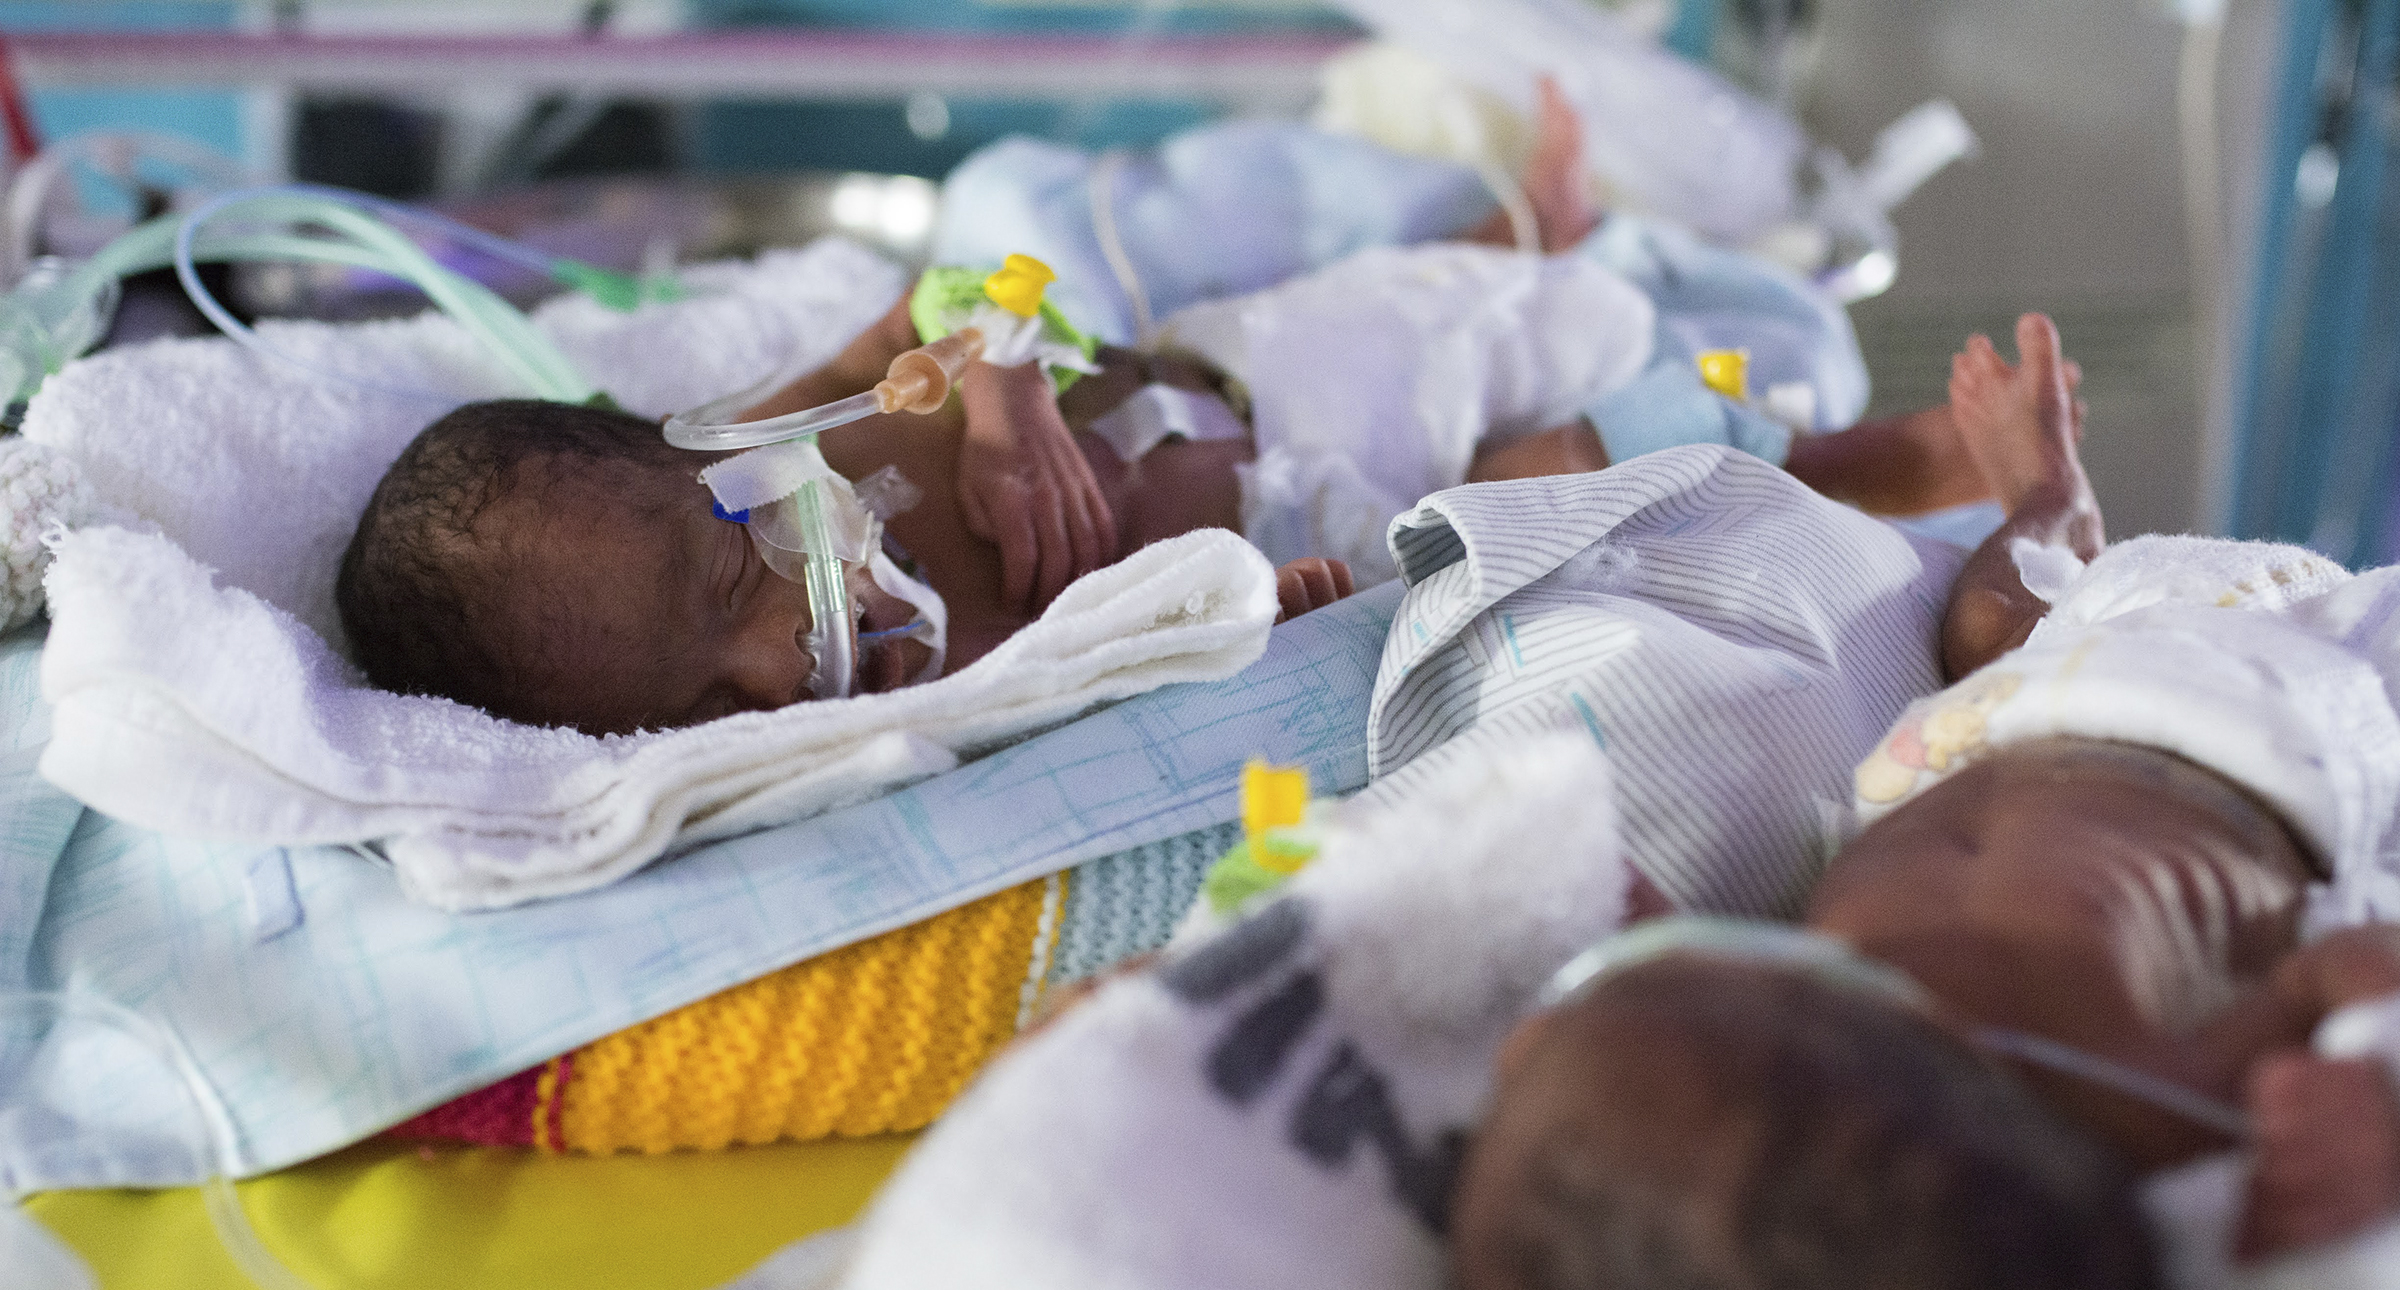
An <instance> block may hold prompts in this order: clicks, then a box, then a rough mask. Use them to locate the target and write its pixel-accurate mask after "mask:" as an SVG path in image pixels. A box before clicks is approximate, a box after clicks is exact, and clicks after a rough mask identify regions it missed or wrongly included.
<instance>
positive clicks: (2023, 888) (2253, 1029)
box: [1809, 739, 2400, 1259]
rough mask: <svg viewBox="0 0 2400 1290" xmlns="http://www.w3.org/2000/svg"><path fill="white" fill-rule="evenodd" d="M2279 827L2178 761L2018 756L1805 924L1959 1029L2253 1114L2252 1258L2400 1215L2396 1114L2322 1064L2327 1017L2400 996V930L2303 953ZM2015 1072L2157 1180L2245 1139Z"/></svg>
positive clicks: (2126, 750)
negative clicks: (2316, 1045)
mask: <svg viewBox="0 0 2400 1290" xmlns="http://www.w3.org/2000/svg"><path fill="white" fill-rule="evenodd" d="M2318 876H2319V875H2317V874H2315V873H2314V872H2313V871H2312V866H2311V861H2310V858H2309V856H2308V855H2307V854H2306V852H2305V851H2303V850H2302V848H2301V847H2300V846H2299V844H2298V843H2297V842H2295V841H2294V840H2293V838H2292V837H2291V836H2290V834H2289V833H2288V832H2287V831H2286V830H2285V829H2284V828H2283V827H2282V825H2281V824H2280V823H2279V822H2278V821H2277V820H2276V819H2275V817H2274V816H2273V815H2272V814H2271V813H2270V812H2268V811H2267V810H2266V808H2265V807H2263V806H2261V805H2259V804H2258V803H2256V802H2255V801H2253V800H2251V799H2250V798H2248V797H2247V796H2246V795H2245V794H2243V793H2242V792H2241V791H2240V790H2239V789H2237V788H2235V787H2234V786H2233V785H2232V784H2230V783H2228V782H2227V781H2225V780H2223V779H2221V778H2219V777H2218V776H2216V775H2214V774H2212V773H2210V772H2208V771H2205V770H2202V769H2201V768H2199V767H2198V766H2195V765H2192V764H2191V763H2188V762H2185V761H2182V760H2181V759H2179V758H2176V757H2174V756H2171V755H2169V754H2166V753H2162V752H2157V751H2155V750H2152V749H2147V748H2135V747H2129V746H2125V745H2119V744H2108V743H2101V742H2097V741H2090V740H2064V739H2062V740H2046V741H2040V742H2035V743H2027V744H2020V745H2015V746H2012V747H2010V748H2007V749H2005V750H2003V751H2001V752H1999V753H1996V754H1994V755H1992V756H1990V757H1989V758H1987V759H1986V760H1983V761H1981V762H1978V763H1977V764H1975V765H1973V766H1970V767H1968V768H1967V769H1965V770H1963V771H1960V772H1959V773H1958V774H1957V775H1955V776H1953V777H1951V778H1950V779H1948V780H1945V781H1943V782H1942V783H1941V784H1939V785H1936V786H1935V787H1933V788H1932V789H1929V790H1928V791H1927V792H1926V793H1925V795H1924V796H1923V797H1921V798H1918V799H1917V800H1916V801H1913V802H1911V803H1909V804H1908V805H1907V806H1905V807H1903V808H1901V809H1900V810H1897V811H1895V812H1893V813H1892V815H1891V816H1890V817H1888V818H1887V819H1885V820H1882V821H1879V822H1878V823H1877V824H1876V826H1875V827H1873V828H1871V829H1869V830H1867V832H1866V833H1865V834H1863V835H1861V836H1860V837H1859V839H1858V840H1857V841H1856V842H1855V843H1853V844H1851V846H1850V847H1848V848H1847V849H1845V850H1844V851H1843V853H1842V855H1841V857H1840V858H1839V859H1838V860H1836V861H1835V862H1834V865H1833V867H1832V868H1831V869H1830V870H1829V871H1828V873H1827V875H1826V878H1825V881H1824V883H1823V884H1822V885H1821V886H1820V887H1819V888H1818V890H1817V894H1816V896H1815V898H1814V900H1813V901H1812V902H1811V904H1810V909H1809V924H1810V925H1811V926H1812V927H1815V928H1817V929H1819V930H1821V931H1825V932H1828V933H1830V934H1833V935H1835V936H1838V937H1840V938H1842V939H1843V940H1846V941H1848V942H1849V943H1850V944H1852V945H1853V946H1856V947H1857V948H1858V949H1859V950H1861V951H1862V952H1864V953H1866V954H1868V955H1870V956H1872V957H1874V958H1877V959H1880V960H1882V961H1884V962H1886V963H1890V964H1892V965H1893V966H1895V967H1899V968H1901V969H1902V970H1904V971H1906V972H1908V973H1909V974H1910V975H1911V976H1913V977H1915V978H1916V979H1917V980H1918V981H1919V982H1920V983H1922V984H1923V985H1925V986H1926V987H1927V988H1928V989H1930V990H1931V991H1932V992H1933V994H1934V995H1935V996H1936V997H1937V998H1939V999H1940V1000H1941V1002H1942V1004H1943V1005H1944V1007H1945V1008H1946V1009H1948V1010H1949V1012H1950V1014H1951V1015H1952V1017H1953V1018H1954V1019H1955V1020H1956V1021H1957V1022H1958V1023H1959V1024H1962V1025H1965V1024H1986V1025H1998V1026H2005V1027H2008V1028H2012V1029H2015V1030H2020V1031H2025V1032H2028V1033H2032V1034H2037V1035H2041V1036H2044V1037H2047V1038H2051V1039H2056V1040H2059V1041H2062V1042H2064V1043H2067V1044H2071V1045H2073V1046H2075V1047H2077V1048H2081V1049H2084V1050H2086V1051H2088V1052H2092V1053H2096V1054H2099V1055H2101V1056H2104V1057H2108V1058H2111V1059H2113V1060H2115V1061H2118V1062H2121V1063H2123V1064H2125V1065H2128V1066H2131V1067H2134V1068H2135V1069H2138V1070H2143V1071H2147V1072H2149V1073H2151V1074H2153V1075H2158V1076H2161V1077H2164V1078H2166V1079H2168V1080H2170V1081H2172V1082H2174V1083H2176V1084H2179V1085H2182V1086H2184V1087H2186V1088H2189V1089H2192V1090H2194V1091H2195V1092H2199V1093H2202V1094H2205V1095H2206V1096H2208V1097H2210V1098H2213V1099H2215V1100H2217V1101H2219V1102H2221V1103H2225V1104H2229V1105H2236V1106H2243V1107H2246V1108H2247V1109H2248V1110H2249V1112H2250V1114H2251V1117H2252V1121H2253V1124H2254V1125H2255V1126H2256V1141H2255V1142H2253V1143H2252V1144H2251V1146H2252V1148H2253V1150H2254V1151H2255V1152H2256V1158H2257V1161H2258V1166H2257V1168H2256V1170H2255V1171H2254V1174H2253V1176H2252V1179H2251V1184H2250V1195H2249V1203H2248V1205H2247V1208H2246V1211H2245V1218H2244V1226H2243V1232H2242V1237H2241V1241H2240V1244H2239V1247H2238V1252H2239V1253H2240V1254H2241V1255H2242V1256H2244V1257H2246V1258H2253V1259H2256V1258H2264V1257H2267V1256H2270V1255H2274V1254H2279V1253H2285V1252H2289V1251H2293V1250H2298V1249H2302V1248H2305V1247H2307V1246H2309V1245H2314V1244H2317V1243H2320V1242H2323V1241H2327V1240H2332V1239H2335V1238H2338V1237H2341V1236H2346V1235H2350V1234H2352V1233H2355V1232H2358V1231H2361V1230H2364V1229H2365V1228H2366V1227H2368V1226H2370V1225H2372V1224H2373V1223H2374V1222H2376V1221H2378V1220H2380V1219H2382V1218H2386V1217H2390V1216H2391V1215H2393V1214H2394V1213H2395V1212H2400V1104H2395V1102H2394V1100H2393V1096H2392V1090H2391V1081H2390V1077H2389V1076H2388V1075H2387V1074H2386V1073H2385V1072H2384V1071H2383V1070H2382V1069H2381V1068H2380V1067H2379V1066H2378V1065H2375V1064H2372V1063H2369V1062H2364V1061H2333V1060H2328V1059H2325V1058H2321V1057H2317V1056H2316V1055H2314V1054H2313V1053H2312V1052H2311V1051H2310V1050H2309V1046H2308V1045H2309V1040H2310V1036H2311V1035H2312V1033H2313V1032H2314V1031H2315V1029H2316V1026H2317V1024H2318V1023H2319V1022H2320V1021H2322V1020H2323V1019H2324V1017H2325V1016H2326V1014H2328V1013H2330V1012H2332V1011H2333V1010H2335V1009H2337V1008H2339V1007H2341V1006H2342V1005H2343V1004H2345V1003H2350V1002H2354V1001H2359V1000H2364V999H2372V998H2375V997H2378V996H2380V995H2383V994H2387V993H2390V992H2391V991H2393V990H2396V989H2400V928H2393V927H2389V926H2374V927H2363V928H2354V929H2349V930H2346V931H2343V932H2339V933H2336V934H2334V935H2331V936H2328V937H2326V938H2324V939H2322V940H2319V941H2317V942H2315V943H2313V944H2310V945H2305V946H2303V945H2301V944H2300V943H2299V936H2298V932H2299V925H2300V912H2301V907H2302V904H2303V901H2304V899H2305V888H2306V886H2307V884H2308V883H2309V882H2310V881H2312V880H2313V879H2315V878H2316V877H2318ZM2020 1074H2022V1075H2023V1077H2024V1078H2025V1079H2026V1080H2027V1081H2028V1082H2030V1083H2031V1084H2033V1085H2034V1086H2035V1088H2036V1089H2037V1090H2038V1091H2039V1092H2040V1093H2041V1094H2042V1095H2043V1096H2044V1097H2045V1098H2046V1099H2048V1100H2049V1101H2050V1102H2051V1103H2052V1104H2053V1105H2054V1106H2056V1107H2057V1108H2059V1109H2060V1110H2061V1111H2063V1112H2064V1113H2065V1114H2067V1115H2068V1117H2069V1118H2071V1119H2072V1120H2074V1121H2075V1122H2077V1123H2079V1124H2081V1125H2083V1126H2085V1127H2086V1128H2088V1129H2090V1130H2092V1131H2093V1132H2096V1133H2098V1134H2099V1135H2100V1136H2101V1137H2103V1138H2105V1139H2106V1140H2107V1141H2108V1142H2110V1143H2111V1144H2112V1145H2114V1146H2115V1147H2117V1148H2118V1149H2119V1150H2120V1151H2122V1152H2124V1153H2125V1155H2126V1156H2127V1157H2128V1158H2129V1159H2131V1160H2133V1161H2135V1162H2136V1163H2138V1164H2140V1165H2141V1166H2143V1167H2144V1168H2151V1169H2155V1168H2163V1167H2167V1166H2171V1165H2175V1164H2180V1163H2184V1162H2186V1161H2189V1160H2190V1159H2192V1158H2194V1157H2195V1156H2198V1155H2200V1154H2202V1153H2205V1152H2211V1151H2220V1150H2224V1149H2226V1148H2228V1147H2231V1146H2235V1145H2237V1144H2235V1143H2232V1142H2230V1141H2228V1140H2226V1139H2224V1138H2222V1137H2220V1136H2218V1135H2217V1134H2215V1133H2213V1132H2211V1131H2209V1130H2207V1129H2205V1128H2202V1127H2200V1126H2198V1125H2195V1124H2193V1123H2191V1122H2189V1121H2186V1120H2184V1119H2181V1118H2180V1117H2177V1116H2174V1115H2172V1114H2169V1113H2167V1112H2165V1111H2162V1110H2159V1109H2158V1108H2156V1107H2152V1106H2150V1105H2148V1104H2146V1103H2143V1102H2138V1101H2135V1100H2132V1099H2130V1098H2127V1097H2125V1096H2124V1095H2122V1094H2118V1093H2115V1092H2112V1091H2110V1090H2107V1089H2104V1088H2101V1087H2099V1086H2096V1085H2094V1084H2091V1083H2088V1082H2085V1081H2079V1080H2074V1079H2070V1078H2068V1077H2065V1076H2061V1075H2056V1074H2053V1073H2050V1072H2047V1071H2041V1070H2034V1069H2026V1070H2023V1071H2021V1072H2020Z"/></svg>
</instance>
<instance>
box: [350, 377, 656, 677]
mask: <svg viewBox="0 0 2400 1290" xmlns="http://www.w3.org/2000/svg"><path fill="white" fill-rule="evenodd" d="M696 461H697V459H696V458H695V456H694V454H691V453H687V452H684V451H682V450H680V449H677V448H675V447H673V446H671V445H669V444H668V443H667V442H666V441H665V439H664V438H663V437H662V436H661V435H660V433H659V428H658V424H657V423H656V422H653V421H645V420H643V419H642V418H640V417H635V416H629V415H627V414H625V413H623V412H617V411H610V410H605V409H601V408H593V407H582V406H578V405H575V404H571V403H550V402H545V401H542V400H538V399H500V400H495V401H493V402H489V403H470V404H467V405H466V406H465V407H462V408H459V409H457V410H456V411H454V412H451V413H449V414H448V415H446V416H444V417H442V418H441V419H440V420H437V421H435V422H434V423H433V424H432V425H429V426H427V427H425V429H424V431H423V432H421V433H420V434H418V435H417V437H416V438H415V439H414V440H412V441H411V442H410V443H409V445H408V447H407V449H405V450H404V451H402V452H401V454H400V457H399V459H398V460H397V461H394V462H393V463H392V466H391V469H390V470H388V471H386V472H385V473H384V476H383V480H382V482H381V483H378V484H377V485H376V486H375V493H374V496H372V497H371V498H369V499H368V501H367V510H366V513H365V514H364V515H362V516H360V517H359V521H358V530H357V532H356V533H354V534H352V535H351V538H350V546H349V549H348V550H346V551H344V552H343V553H342V567H341V573H340V575H339V577H338V579H337V580H336V581H335V583H334V593H333V594H334V603H335V605H336V607H337V608H338V609H339V610H340V612H341V617H342V630H343V631H344V632H346V633H348V634H349V637H350V648H351V651H352V654H353V656H354V657H355V658H356V660H357V662H358V665H359V667H360V669H361V670H363V671H364V672H365V673H366V674H367V679H368V680H369V681H371V682H373V683H374V684H375V685H376V686H378V687H380V688H382V689H386V690H394V691H398V692H399V693H402V694H429V695H436V696H439V697H441V698H446V699H456V700H458V701H459V702H461V703H468V704H473V705H474V706H476V707H480V708H483V709H485V710H487V711H490V712H492V713H494V714H495V715H498V716H503V717H509V716H517V715H519V714H517V713H515V712H514V711H513V710H512V708H513V699H514V696H515V695H516V694H518V693H520V692H521V690H522V687H523V685H524V682H525V677H524V675H523V673H524V672H525V670H526V667H527V662H526V660H525V659H524V658H523V657H522V655H523V653H524V651H523V650H521V649H517V648H512V642H508V641H505V640H502V639H499V638H498V636H497V635H496V633H495V631H494V630H493V627H492V624H493V622H494V618H495V616H494V614H493V609H494V608H495V604H494V602H495V599H496V598H497V597H498V596H499V595H501V594H502V593H501V592H500V590H499V586H498V584H499V581H500V579H501V575H502V571H503V566H504V562H505V555H504V553H502V552H500V551H498V550H497V549H496V545H495V543H494V541H493V538H492V535H490V534H489V533H482V532H478V530H477V527H476V521H477V519H478V517H480V516H481V515H482V514H483V512H484V510H485V509H486V508H488V507H489V506H491V504H492V503H493V502H495V501H497V500H499V499H500V498H502V497H504V496H506V495H507V494H508V493H509V492H510V491H511V490H512V489H513V488H515V487H517V486H518V484H519V483H521V482H522V481H523V477H524V474H525V472H526V471H527V470H529V469H532V468H534V467H535V466H537V464H546V465H547V466H549V467H551V468H556V467H558V466H560V465H565V466H569V467H583V468H589V467H598V468H601V469H616V470H622V471H626V472H630V473H635V474H638V475H640V476H642V477H644V478H660V477H672V476H675V475H682V476H685V477H688V476H689V475H690V473H691V472H692V471H694V470H695V469H696Z"/></svg>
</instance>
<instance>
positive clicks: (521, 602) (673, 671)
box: [476, 466, 926, 734]
mask: <svg viewBox="0 0 2400 1290" xmlns="http://www.w3.org/2000/svg"><path fill="white" fill-rule="evenodd" d="M525 474H526V477H525V478H524V479H522V480H520V481H519V482H518V484H517V485H516V486H515V487H514V488H512V489H511V490H510V491H509V492H507V493H505V494H503V495H502V496H501V497H499V498H498V499H496V500H495V501H494V502H493V503H492V504H491V505H490V506H489V507H487V508H486V509H485V511H484V512H483V514H482V515H480V516H479V517H478V518H477V520H476V530H477V533H478V535H479V536H484V537H486V538H487V539H489V540H490V541H492V542H493V543H494V544H495V545H496V546H497V548H498V550H499V551H500V552H501V555H500V559H499V564H500V568H499V570H498V571H497V573H496V575H495V577H496V581H497V586H496V588H495V589H494V591H493V592H492V593H491V594H490V595H488V596H487V597H486V604H487V606H488V611H489V615H490V619H491V622H492V628H491V630H493V631H495V632H497V633H500V634H501V639H502V640H503V641H505V642H506V648H504V649H503V650H501V651H500V653H501V654H502V656H503V657H509V658H514V659H517V660H519V661H520V664H521V668H522V670H523V672H524V673H525V674H526V676H527V677H528V678H529V681H530V683H529V684H528V685H526V686H525V687H523V689H522V690H521V692H520V693H519V695H518V702H517V703H516V704H514V705H513V707H514V711H512V712H511V713H510V715H512V716H514V717H516V718H518V719H520V720H526V721H532V722H537V723H543V724H552V725H569V726H574V727H576V728H577V729H580V730H583V731H585V732H587V733H592V734H622V733H628V732H631V731H635V730H643V729H651V730H656V729H666V728H671V727H677V726H688V725H695V724H698V723H700V722H703V721H709V720H713V719H715V718H718V717H723V716H730V715H732V714H734V713H737V712H751V711H765V710H770V709H774V708H780V707H784V706H786V705H789V704H793V703H799V702H802V701H804V700H806V699H808V698H810V697H811V692H810V688H809V682H810V678H811V677H812V676H813V674H814V673H815V670H816V660H815V659H814V658H813V657H811V655H810V653H809V651H808V647H807V640H808V633H809V625H810V617H809V608H808V594H807V592H806V590H805V589H804V588H802V587H800V586H798V585H795V584H793V583H791V582H788V581H786V580H785V579H783V578H782V577H780V576H779V575H777V574H776V573H775V572H774V571H773V570H771V569H769V568H768V567H767V565H766V562H765V561H764V560H763V559H761V558H760V556H759V554H758V551H757V549H756V547H755V546H754V545H753V540H752V538H751V536H750V532H749V529H748V528H747V527H746V526H744V525H741V524H734V523H729V522H727V521H725V520H720V519H718V518H716V516H715V515H714V514H713V513H711V511H710V509H709V501H710V495H709V492H708V490H707V488H706V487H704V486H703V485H701V484H700V483H699V482H698V481H697V480H696V479H693V478H691V477H690V476H688V475H684V476H657V475H655V474H653V475H637V474H636V473H635V472H633V471H632V470H630V469H613V468H604V469H592V468H589V467H582V466H554V467H553V468H552V469H549V470H546V471H545V470H539V469H535V470H528V471H527V472H526V473H525ZM858 582H864V579H859V580H854V585H853V592H854V594H859V593H860V591H861V589H860V588H859V587H857V585H856V583H858ZM859 598H860V599H861V600H862V601H863V603H864V605H865V608H866V611H867V625H868V626H869V628H870V629H880V628H884V627H897V626H901V625H904V624H905V623H906V622H907V621H908V619H909V617H910V615H911V613H912V611H911V610H910V608H909V607H908V606H907V605H906V604H904V603H902V602H900V601H897V600H895V599H893V598H891V597H889V596H885V595H883V594H882V593H881V592H879V591H874V590H872V589H871V588H870V589H865V593H864V594H859ZM852 629H853V630H856V626H855V625H853V628H852ZM925 657H926V655H925V654H924V647H923V646H922V645H918V644H916V643H915V642H911V641H898V640H894V641H885V642H878V643H876V644H875V646H873V647H870V648H868V649H865V650H863V651H861V654H860V657H859V663H858V688H859V689H860V690H861V691H862V692H875V691H881V690H887V689H892V688H895V687H897V686H899V685H900V684H902V683H903V682H905V681H906V680H907V678H908V677H909V676H910V675H911V674H912V673H913V670H914V669H915V668H916V667H918V666H920V665H921V664H922V663H923V661H924V659H925Z"/></svg>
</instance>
